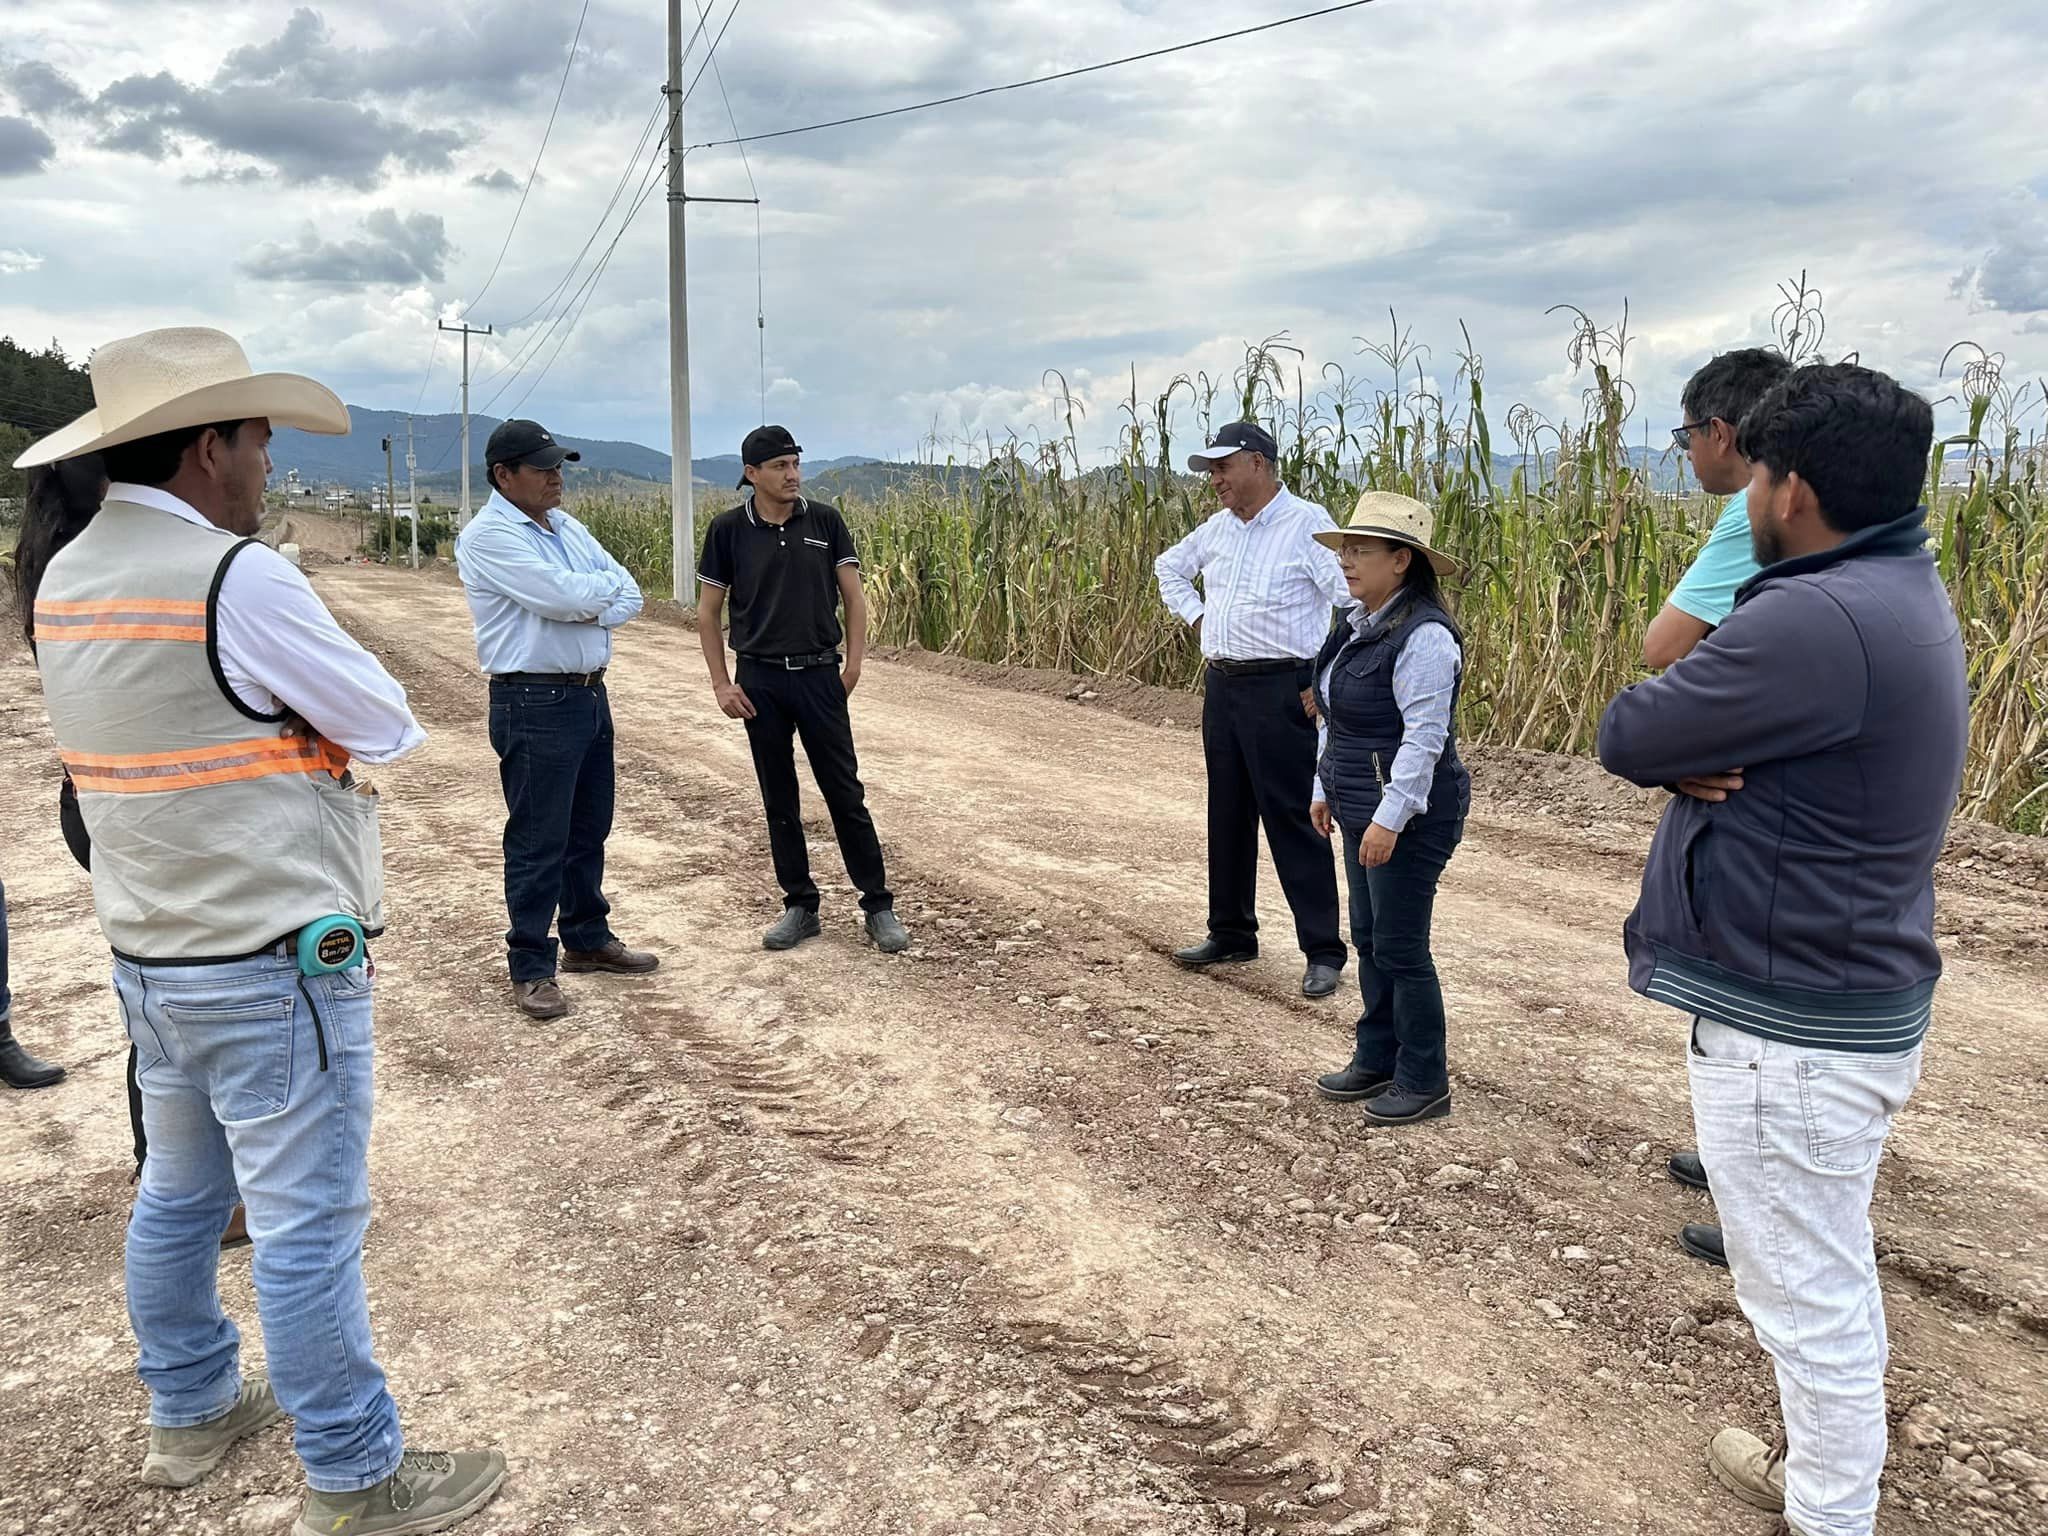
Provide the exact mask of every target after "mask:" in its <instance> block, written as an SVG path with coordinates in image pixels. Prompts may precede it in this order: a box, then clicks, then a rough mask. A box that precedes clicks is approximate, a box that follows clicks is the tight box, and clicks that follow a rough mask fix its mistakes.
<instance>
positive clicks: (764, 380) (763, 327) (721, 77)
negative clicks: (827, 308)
mask: <svg viewBox="0 0 2048 1536" xmlns="http://www.w3.org/2000/svg"><path fill="white" fill-rule="evenodd" d="M693 3H695V4H696V5H697V15H698V17H699V19H700V21H701V19H702V18H704V17H705V16H708V15H709V14H710V13H709V12H708V11H706V10H705V9H704V6H703V3H702V0H693ZM714 3H716V0H714ZM733 9H734V10H738V9H739V4H738V0H734V4H733ZM731 21H732V17H730V16H728V17H726V22H727V24H728V25H729V24H730V23H731ZM724 35H725V33H724V30H723V29H720V32H719V36H721V37H723V36H724ZM710 64H711V78H712V80H713V81H715V82H716V83H717V85H718V97H719V100H721V101H723V102H724V103H725V119H726V121H727V122H729V123H731V124H732V131H733V133H734V134H735V135H737V134H738V133H739V131H740V120H739V118H738V116H737V115H736V114H735V113H734V112H733V109H732V97H731V96H729V95H727V94H726V90H725V71H724V70H722V69H720V68H719V67H718V48H717V45H716V44H714V45H713V46H712V50H711V58H710ZM699 73H700V74H701V73H702V71H701V70H700V71H699ZM689 99H690V98H689V93H688V92H685V93H684V94H683V100H684V101H685V102H688V101H689ZM735 142H736V143H737V144H738V148H739V152H740V167H741V169H743V170H744V171H745V172H746V173H747V191H748V192H749V193H750V194H751V195H752V196H753V199H754V333H755V336H756V338H757V339H758V341H759V352H760V365H761V420H762V421H764V422H765V421H766V420H767V419H768V301H767V298H766V278H765V277H764V275H763V271H762V258H761V189H760V187H758V186H757V185H755V183H754V166H753V162H752V161H751V160H750V159H748V157H747V146H746V142H745V141H744V139H736V140H735Z"/></svg>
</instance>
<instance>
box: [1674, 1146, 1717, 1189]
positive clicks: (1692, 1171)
mask: <svg viewBox="0 0 2048 1536" xmlns="http://www.w3.org/2000/svg"><path fill="white" fill-rule="evenodd" d="M1664 1166H1665V1167H1667V1168H1669V1169H1670V1170H1671V1177H1673V1178H1674V1179H1676V1180H1678V1182H1679V1183H1681V1184H1683V1185H1684V1186H1685V1187H1686V1188H1687V1189H1705V1188H1706V1187H1707V1165H1706V1164H1705V1163H1703V1162H1701V1161H1700V1155H1699V1153H1697V1152H1677V1153H1673V1154H1672V1158H1671V1161H1670V1162H1668V1163H1666V1164H1665V1165H1664Z"/></svg>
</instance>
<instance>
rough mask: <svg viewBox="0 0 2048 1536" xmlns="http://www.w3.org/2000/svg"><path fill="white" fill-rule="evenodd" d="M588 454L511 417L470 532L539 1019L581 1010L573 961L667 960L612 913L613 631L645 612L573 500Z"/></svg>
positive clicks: (516, 940)
mask: <svg viewBox="0 0 2048 1536" xmlns="http://www.w3.org/2000/svg"><path fill="white" fill-rule="evenodd" d="M579 457H580V455H578V454H575V453H572V452H570V451H569V450H568V449H566V448H564V447H562V446H561V445H560V444H559V443H557V442H556V441H555V440H554V438H553V437H552V436H551V435H549V433H548V430H547V428H545V427H543V426H542V425H541V424H540V423H539V422H537V421H524V420H514V421H508V422H504V423H502V424H501V425H500V426H499V427H498V429H497V430H496V431H495V432H493V433H492V434H491V440H490V442H489V444H487V445H486V447H485V449H484V463H485V466H486V467H487V469H488V471H489V473H490V477H491V497H490V500H489V501H487V502H485V503H484V505H483V507H482V508H481V509H480V510H479V511H478V512H477V515H476V516H475V517H474V518H473V519H471V521H470V524H469V526H468V527H467V528H465V529H463V530H462V535H461V537H460V538H458V539H457V540H456V542H455V560H456V564H457V565H458V566H460V567H461V570H462V589H463V591H464V592H465V593H466V594H467V595H468V597H469V609H470V614H471V616H472V617H473V618H474V619H475V620H476V653H477V660H478V662H479V663H481V664H482V666H483V669H484V671H486V672H488V673H489V674H490V676H491V746H492V748H493V749H494V750H495V751H496V752H497V754H498V776H499V779H500V780H501V782H502V783H503V785H504V790H505V811H506V820H505V905H506V907H507V909H508V910H509V911H510V913H511V923H512V926H511V928H510V929H509V930H508V931H507V933H506V935H505V947H506V950H507V952H508V960H509V964H510V968H511V972H512V996H513V1001H514V1002H515V1003H516V1004H517V1005H518V1007H519V1010H520V1011H521V1012H522V1013H524V1014H526V1015H527V1016H528V1017H529V1018H535V1019H553V1018H559V1017H561V1015H563V1014H565V1013H567V1012H568V1011H569V1004H568V1001H567V1000H566V999H565V998H564V997H563V996H562V991H561V987H560V986H559V984H558V983H557V982H556V980H555V962H556V956H557V949H556V943H555V940H554V938H553V937H552V936H551V935H550V932H549V930H550V929H551V928H554V927H555V926H556V914H557V911H559V913H560V919H561V921H560V933H561V949H560V958H561V967H562V969H563V970H567V971H611V972H615V973H619V974H622V975H642V974H645V973H646V972H648V971H651V970H653V969H654V968H655V966H656V965H658V964H659V963H660V962H659V961H658V960H656V958H655V957H654V956H653V955H650V954H647V953H645V952H642V951H638V950H631V949H628V948H626V946H625V945H624V944H623V943H622V942H621V941H620V940H619V938H618V936H617V935H615V934H614V933H613V932H612V930H611V925H610V924H609V922H608V921H607V919H608V918H609V916H610V914H611V904H610V903H609V902H607V901H606V900H605V898H604V888H603V887H604V845H605V839H606V838H607V837H609V836H610V835H611V830H612V799H613V792H614V784H615V782H616V780H615V773H614V768H613V762H612V709H611V700H610V697H609V695H608V694H607V693H606V692H605V685H604V673H605V668H606V667H607V666H609V665H610V663H611V658H612V631H613V630H615V629H617V628H618V627H619V626H620V625H621V624H624V623H625V622H626V621H627V620H628V619H631V618H632V617H633V616H634V615H636V614H637V613H639V612H640V603H641V598H640V587H639V584H638V583H637V582H635V581H634V580H633V577H632V575H631V573H629V572H628V571H627V570H626V568H625V567H624V566H623V565H620V564H619V562H618V561H617V560H615V559H613V558H612V556H611V554H610V553H609V552H608V551H607V550H606V549H605V547H604V546H603V545H602V544H600V543H598V542H597V540H596V539H595V538H593V537H592V536H591V533H590V530H588V529H587V528H585V527H584V526H583V525H582V524H581V523H579V522H577V521H576V519H575V518H573V517H571V516H570V515H569V514H568V513H566V512H564V511H563V510H562V465H563V463H564V461H568V462H574V461H575V460H576V459H578V458H579Z"/></svg>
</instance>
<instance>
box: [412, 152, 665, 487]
mask: <svg viewBox="0 0 2048 1536" xmlns="http://www.w3.org/2000/svg"><path fill="white" fill-rule="evenodd" d="M671 153H676V154H679V153H680V152H679V151H673V150H672V151H671ZM434 324H436V325H438V326H439V327H440V328H441V329H442V330H444V331H460V332H461V333H462V510H461V512H460V513H459V514H457V516H456V519H455V526H456V527H457V528H467V527H468V526H469V338H470V337H472V336H488V335H490V334H491V327H490V326H488V325H487V326H485V327H484V328H483V329H482V330H480V331H479V330H477V329H475V328H474V327H472V326H471V325H470V323H469V319H468V317H467V316H465V317H464V318H463V321H462V324H460V325H450V324H449V323H448V322H447V321H446V320H436V321H435V322H434Z"/></svg>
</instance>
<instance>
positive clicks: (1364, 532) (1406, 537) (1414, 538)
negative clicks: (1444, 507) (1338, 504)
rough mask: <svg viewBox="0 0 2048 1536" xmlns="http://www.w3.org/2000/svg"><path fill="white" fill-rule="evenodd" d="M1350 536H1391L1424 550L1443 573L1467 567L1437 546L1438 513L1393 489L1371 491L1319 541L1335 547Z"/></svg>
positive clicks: (1342, 543) (1453, 574) (1441, 573)
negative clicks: (1435, 540)
mask: <svg viewBox="0 0 2048 1536" xmlns="http://www.w3.org/2000/svg"><path fill="white" fill-rule="evenodd" d="M1348 538H1374V539H1391V540H1393V541H1394V542H1395V543H1396V544H1407V545H1411V546H1413V547H1414V548H1416V549H1419V550H1421V551H1422V553H1423V555H1424V556H1425V557H1426V558H1427V559H1428V561H1429V563H1430V565H1431V567H1433V568H1434V569H1435V571H1436V573H1437V575H1439V576H1456V575H1458V574H1459V573H1460V572H1461V571H1463V569H1464V567H1463V566H1461V565H1459V564H1458V562H1457V561H1455V560H1453V559H1452V558H1451V557H1450V556H1449V555H1447V554H1445V553H1443V551H1441V550H1439V549H1437V548H1435V547H1434V546H1433V544H1432V543H1431V541H1432V540H1433V539H1435V538H1436V513H1435V512H1433V511H1431V510H1430V509H1429V507H1427V506H1425V505H1424V504H1423V503H1422V502H1419V501H1417V500H1416V499H1415V498H1414V497H1413V496H1402V495H1399V494H1397V493H1396V492H1393V491H1367V492H1366V493H1365V494H1364V495H1362V496H1360V497H1359V498H1358V505H1357V506H1355V507H1353V508H1352V509H1351V521H1350V522H1348V523H1346V524H1345V525H1344V526H1343V527H1342V528H1340V529H1338V530H1336V531H1335V532H1332V533H1319V534H1317V535H1316V536H1315V540H1316V542H1317V543H1318V544H1322V545H1326V546H1327V547H1329V548H1331V549H1335V550H1341V549H1343V547H1344V541H1345V540H1346V539H1348Z"/></svg>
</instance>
